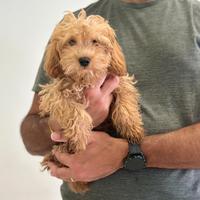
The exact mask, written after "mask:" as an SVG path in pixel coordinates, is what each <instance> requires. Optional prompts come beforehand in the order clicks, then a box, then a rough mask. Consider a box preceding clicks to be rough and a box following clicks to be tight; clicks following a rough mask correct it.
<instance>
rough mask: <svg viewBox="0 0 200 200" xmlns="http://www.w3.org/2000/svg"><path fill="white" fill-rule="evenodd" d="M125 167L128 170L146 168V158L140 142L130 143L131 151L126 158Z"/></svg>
mask: <svg viewBox="0 0 200 200" xmlns="http://www.w3.org/2000/svg"><path fill="white" fill-rule="evenodd" d="M124 168H125V169H128V170H140V169H144V168H146V159H145V156H144V154H143V152H142V150H141V148H140V146H139V144H132V143H129V152H128V155H127V157H126V158H125V159H124Z"/></svg>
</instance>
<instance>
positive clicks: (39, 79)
mask: <svg viewBox="0 0 200 200" xmlns="http://www.w3.org/2000/svg"><path fill="white" fill-rule="evenodd" d="M44 58H45V56H43V58H42V61H41V63H40V66H39V69H38V73H37V76H36V79H35V83H34V85H33V88H32V91H34V92H36V93H38V92H39V91H40V89H41V88H40V84H41V85H44V84H46V83H48V82H49V80H50V79H49V77H48V75H47V74H46V73H45V71H44Z"/></svg>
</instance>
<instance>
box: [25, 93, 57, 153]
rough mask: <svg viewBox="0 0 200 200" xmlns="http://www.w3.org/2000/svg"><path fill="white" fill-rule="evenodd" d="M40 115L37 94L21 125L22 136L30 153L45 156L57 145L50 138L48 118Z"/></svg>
mask: <svg viewBox="0 0 200 200" xmlns="http://www.w3.org/2000/svg"><path fill="white" fill-rule="evenodd" d="M38 113H39V96H38V95H37V93H35V95H34V98H33V102H32V106H31V109H30V111H29V112H28V114H27V116H26V117H25V118H24V120H23V121H22V123H21V136H22V139H23V142H24V145H25V147H26V149H27V151H28V152H29V153H31V154H33V155H44V154H46V153H47V152H49V151H50V150H51V148H52V145H53V144H55V143H54V142H53V141H52V140H51V138H50V130H49V127H48V118H47V117H46V118H41V117H40V116H39V114H38Z"/></svg>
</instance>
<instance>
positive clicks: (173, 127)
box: [21, 0, 200, 200]
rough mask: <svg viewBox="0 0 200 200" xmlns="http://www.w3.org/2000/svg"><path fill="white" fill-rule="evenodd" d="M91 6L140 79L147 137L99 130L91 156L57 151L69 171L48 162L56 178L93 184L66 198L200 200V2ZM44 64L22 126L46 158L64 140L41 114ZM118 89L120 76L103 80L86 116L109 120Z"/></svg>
mask: <svg viewBox="0 0 200 200" xmlns="http://www.w3.org/2000/svg"><path fill="white" fill-rule="evenodd" d="M85 9H86V11H87V13H88V14H99V15H102V16H103V17H105V18H107V19H108V20H109V22H110V24H111V26H112V27H113V28H114V29H115V30H116V32H117V36H118V40H119V43H120V44H121V46H122V48H123V51H124V54H125V57H126V61H127V65H128V69H129V73H134V74H135V77H136V79H137V80H138V83H137V87H138V90H139V92H140V94H141V111H142V116H143V122H144V128H145V130H146V136H145V138H144V140H143V142H142V144H141V145H140V147H139V146H137V147H136V146H135V145H134V144H129V145H128V143H127V141H126V140H123V139H120V138H115V137H111V136H110V135H108V134H106V133H104V132H92V134H91V137H90V142H89V144H88V146H87V149H86V150H85V151H83V152H81V153H78V154H75V155H68V154H62V153H59V152H54V153H55V155H56V157H57V159H58V160H59V161H60V162H61V163H63V164H64V165H66V166H69V168H65V167H63V168H58V167H56V166H55V165H54V164H53V163H49V167H50V172H51V174H52V176H55V177H57V178H60V179H62V180H64V181H86V182H91V184H90V188H91V189H90V191H89V192H87V193H86V194H85V195H84V196H82V195H79V194H74V193H72V192H70V191H69V190H68V188H67V186H66V184H65V183H63V185H62V187H61V193H62V197H63V199H69V200H71V199H73V200H78V199H81V200H97V199H98V200H99V199H102V200H109V199H115V200H119V199H120V200H133V199H134V200H140V199H141V200H156V199H158V200H169V199H171V200H179V199H180V200H197V199H200V153H199V152H200V104H199V102H200V3H199V2H198V1H196V0H154V1H153V0H148V1H147V0H100V1H98V2H96V3H94V4H91V5H90V6H88V7H87V8H85ZM42 65H43V63H42V64H41V67H40V70H39V73H38V76H37V79H36V82H35V85H34V88H33V90H34V91H35V96H34V99H33V104H32V106H31V109H30V111H29V113H28V115H27V116H26V118H25V119H24V121H23V123H22V125H21V134H22V138H23V140H24V143H25V146H26V148H27V150H28V151H29V152H30V153H31V154H34V155H44V154H45V153H46V152H48V151H49V150H50V149H51V147H52V145H53V144H54V143H55V142H56V141H64V139H63V138H62V136H61V134H60V129H59V125H58V124H56V123H55V122H50V123H51V125H52V127H53V128H52V129H53V131H54V133H52V134H51V138H50V137H49V135H50V130H49V128H48V125H47V123H48V118H43V119H40V118H39V115H38V112H39V109H38V104H39V103H38V102H39V97H38V95H37V92H38V91H39V87H38V84H39V83H40V84H42V83H46V82H48V79H47V77H45V75H44V72H43V70H42ZM117 85H118V78H117V77H111V78H110V79H108V80H105V77H102V80H99V83H97V86H96V88H92V89H88V90H87V91H86V96H87V98H88V99H89V101H90V106H89V108H88V110H87V111H88V112H89V113H90V115H91V116H92V118H93V120H94V123H95V124H96V125H98V124H101V123H102V122H103V121H104V119H105V118H106V117H107V114H108V110H109V105H110V102H111V100H112V91H113V90H114V89H115V88H116V87H117ZM127 155H128V159H126V157H127ZM130 155H132V156H133V157H132V159H129V158H130V157H129V156H130ZM135 155H139V160H140V161H141V162H138V160H137V159H138V157H137V156H136V157H134V156H135ZM124 160H126V162H125V163H126V164H124ZM145 160H146V161H145ZM134 163H135V164H134ZM138 163H140V164H138ZM141 163H142V164H143V165H142V164H141ZM93 181H94V182H93Z"/></svg>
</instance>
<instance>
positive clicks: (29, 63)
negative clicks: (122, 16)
mask: <svg viewBox="0 0 200 200" xmlns="http://www.w3.org/2000/svg"><path fill="white" fill-rule="evenodd" d="M91 2H94V0H84V1H83V0H82V1H81V0H74V1H72V0H14V1H13V0H0V92H1V95H0V199H1V200H11V199H15V200H59V199H61V197H60V191H59V186H60V183H61V181H59V180H57V179H55V178H52V177H50V175H49V174H48V173H42V172H40V164H39V162H40V161H41V158H40V157H34V156H31V155H29V154H28V153H27V152H26V151H25V148H24V146H23V144H22V141H21V138H20V134H19V125H20V122H21V120H22V118H23V117H24V116H25V114H26V112H27V111H28V109H29V107H30V104H31V100H32V96H33V92H31V88H32V85H33V82H34V78H35V76H36V73H37V69H38V66H39V63H40V60H41V57H42V54H43V50H44V47H45V45H46V42H47V40H48V38H49V36H50V34H51V31H52V29H53V28H54V26H55V24H56V23H57V22H58V21H59V20H60V19H61V18H62V16H63V14H64V11H65V10H76V9H78V8H81V7H84V6H86V5H88V4H89V3H91Z"/></svg>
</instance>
